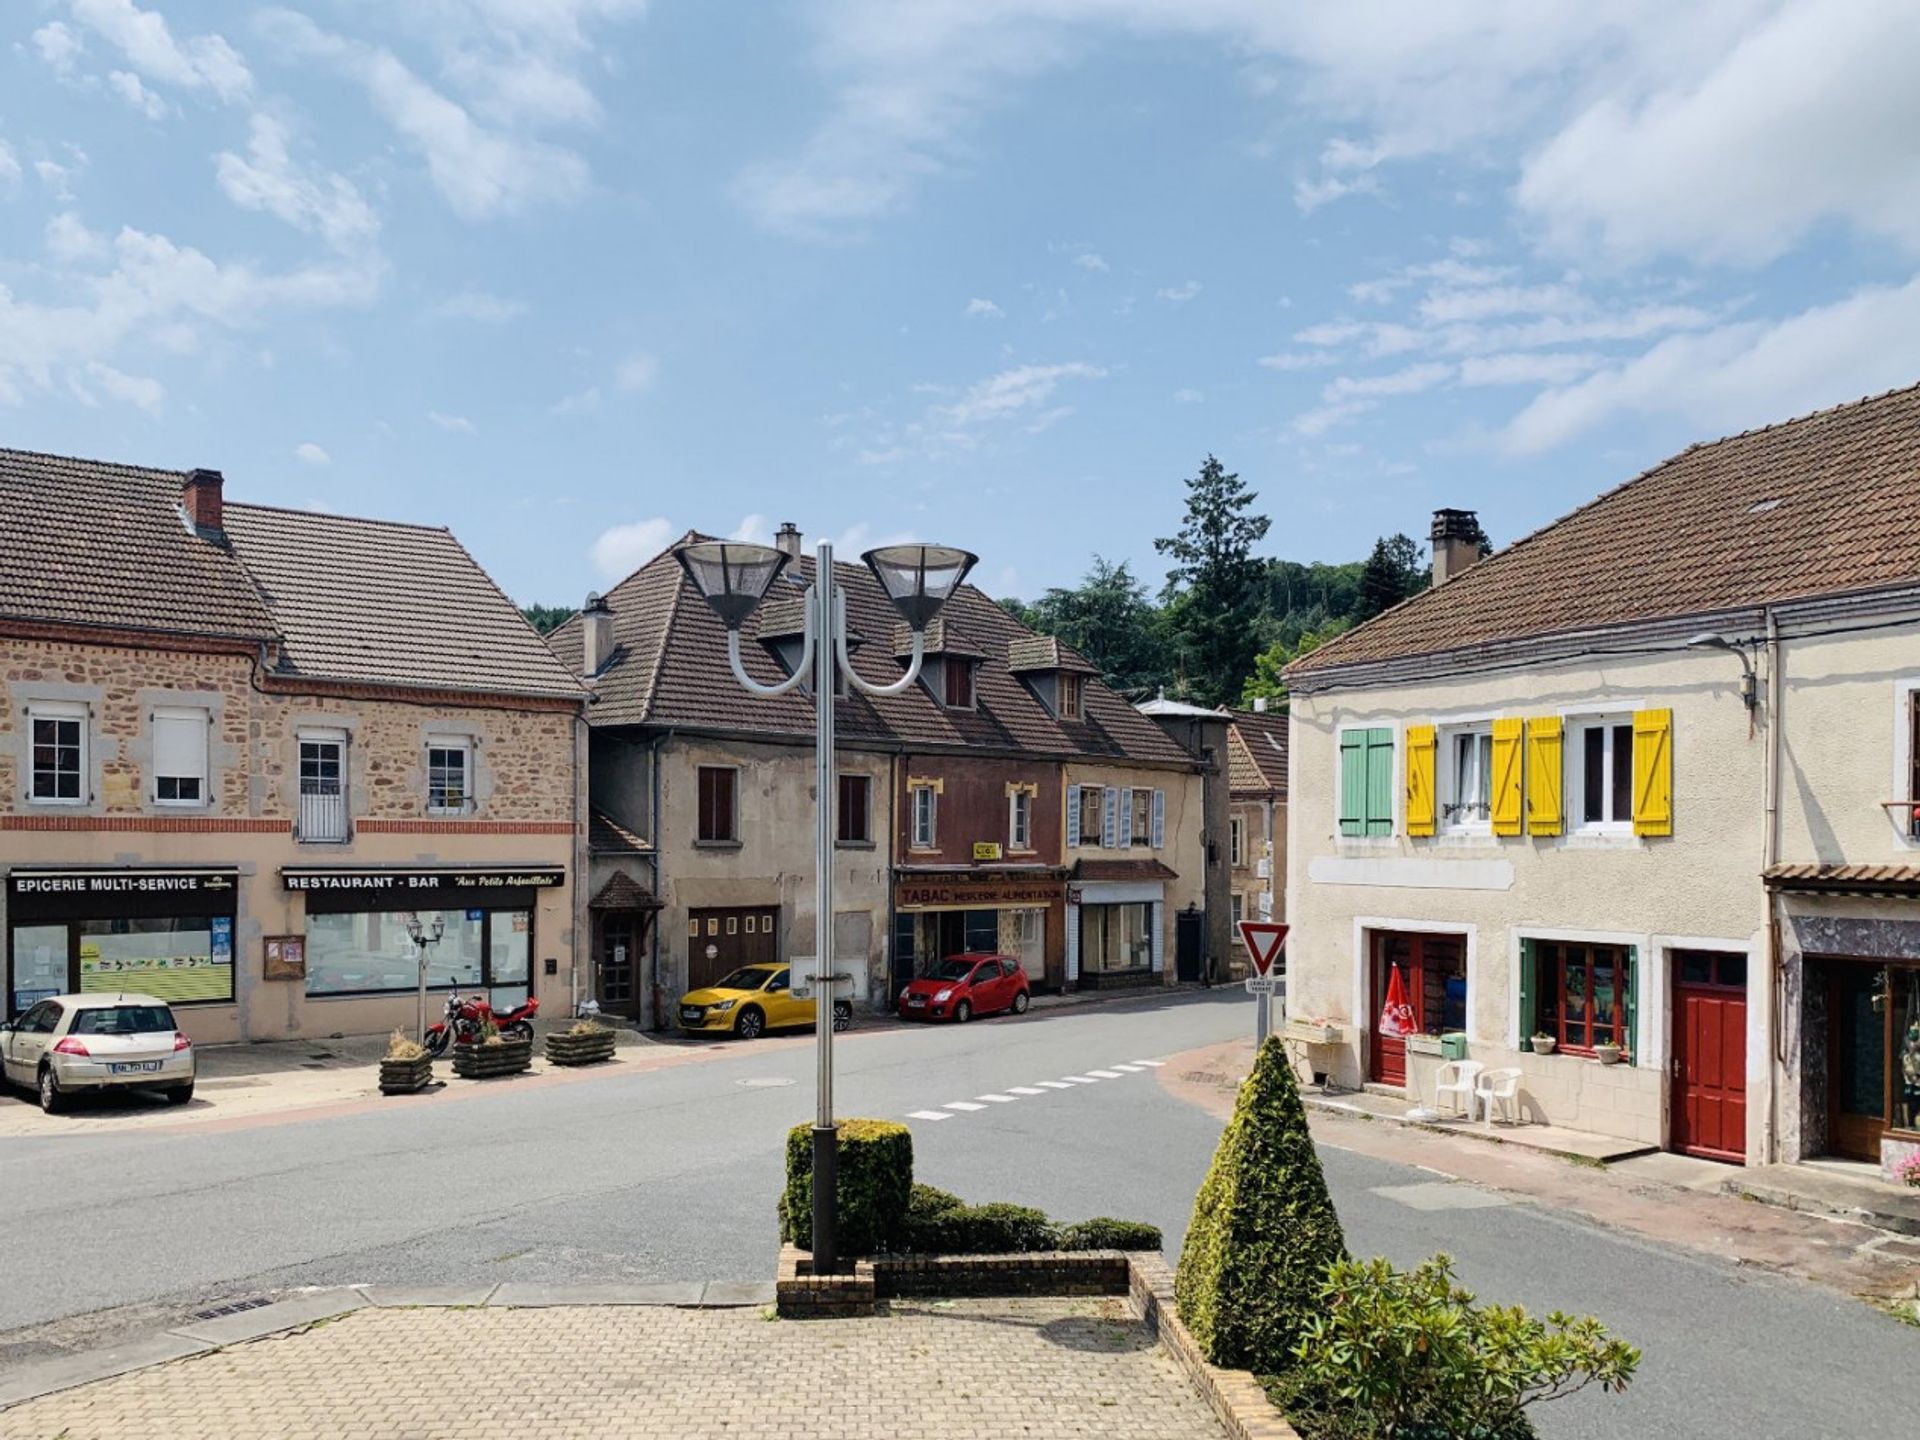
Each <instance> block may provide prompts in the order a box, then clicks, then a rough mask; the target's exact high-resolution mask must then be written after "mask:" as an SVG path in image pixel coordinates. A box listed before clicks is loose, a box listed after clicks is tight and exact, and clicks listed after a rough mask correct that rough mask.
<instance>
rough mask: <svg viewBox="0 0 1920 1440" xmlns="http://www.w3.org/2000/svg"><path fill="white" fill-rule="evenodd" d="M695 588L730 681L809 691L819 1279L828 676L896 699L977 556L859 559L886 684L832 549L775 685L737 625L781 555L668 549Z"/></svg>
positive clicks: (826, 1213) (825, 1125)
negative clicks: (888, 610) (902, 665)
mask: <svg viewBox="0 0 1920 1440" xmlns="http://www.w3.org/2000/svg"><path fill="white" fill-rule="evenodd" d="M674 554H675V556H676V558H678V560H679V561H680V566H681V568H682V569H683V570H685V571H686V573H687V576H688V578H689V579H691V580H692V581H693V584H694V588H695V589H697V590H698V591H699V592H700V594H701V595H702V596H703V597H704V598H705V600H706V602H707V604H709V605H710V606H712V607H713V611H714V613H715V614H716V615H718V616H719V617H720V619H721V622H722V623H723V624H725V625H726V627H727V660H728V663H729V664H730V665H731V666H732V667H733V675H734V679H736V680H738V681H739V682H740V684H741V685H742V686H744V687H745V688H746V689H747V690H748V691H750V692H751V693H753V694H755V695H784V694H786V693H787V692H789V691H791V690H793V689H795V688H796V687H798V686H800V685H802V684H809V683H810V684H811V685H812V686H813V701H814V746H815V755H814V790H815V796H816V804H815V807H814V813H815V816H816V827H815V832H814V864H815V867H816V871H817V874H816V878H815V881H814V932H813V933H814V967H815V971H816V973H815V974H814V975H813V976H812V977H811V980H812V983H813V987H814V1007H815V1008H814V1032H815V1036H816V1046H817V1055H818V1059H817V1068H816V1095H815V1101H816V1105H815V1111H814V1118H813V1268H814V1273H815V1274H816V1275H824V1274H828V1273H830V1272H832V1271H833V1270H835V1269H837V1268H838V1261H839V1253H838V1242H837V1239H836V1234H835V1224H834V1222H835V1213H834V1212H835V1208H836V1207H835V1191H834V1172H835V1160H836V1156H835V1139H836V1135H835V1125H834V1119H833V962H834V958H835V957H834V953H833V845H834V835H835V828H834V825H835V822H834V810H835V807H836V805H837V803H838V801H839V789H840V787H839V785H838V784H837V783H836V775H835V771H834V734H833V730H834V725H833V722H834V713H833V706H834V693H835V690H836V688H837V687H836V685H835V678H836V676H845V677H846V681H847V683H848V684H849V685H851V686H852V687H853V688H854V689H856V690H860V691H863V692H864V693H866V694H868V695H898V694H900V693H901V692H902V691H904V690H905V689H907V688H908V687H909V686H910V685H912V684H913V682H914V681H915V680H917V679H918V678H919V676H920V665H921V661H922V659H923V656H924V650H925V645H926V628H927V626H928V625H929V624H930V623H931V622H932V620H933V618H934V616H936V615H938V614H939V613H940V607H941V606H943V605H945V604H946V603H947V601H948V600H949V599H951V598H952V596H953V593H954V592H955V591H956V590H958V589H959V588H960V582H961V581H962V580H964V579H965V578H966V575H967V572H968V571H969V570H971V569H972V568H973V566H974V562H975V560H976V559H977V558H978V557H977V556H974V555H972V554H970V553H969V552H967V551H965V550H956V549H953V548H951V547H949V546H944V545H883V546H881V547H880V548H879V549H877V550H869V551H867V553H866V554H865V555H863V556H862V557H861V559H863V560H864V561H865V562H866V565H867V568H868V569H869V570H871V571H872V572H873V576H874V578H875V579H876V580H878V581H879V582H880V588H881V589H882V590H883V591H885V592H886V596H887V598H888V599H889V600H890V601H892V602H893V606H894V608H895V609H896V610H898V611H899V612H900V617H901V619H903V620H905V621H906V622H907V626H908V628H909V629H910V630H911V631H912V633H913V656H912V659H911V661H910V662H909V664H908V666H907V673H906V674H905V675H903V676H901V677H900V679H898V680H896V681H894V682H893V683H891V684H888V685H874V684H870V683H869V682H867V681H866V680H863V679H861V678H860V676H859V675H858V674H857V673H856V672H855V670H854V668H853V663H852V661H851V659H849V657H848V654H847V612H846V602H845V600H844V598H843V597H842V596H841V594H840V587H839V585H838V584H837V583H836V580H835V576H834V573H833V546H832V545H831V544H828V543H826V542H824V541H823V542H822V543H821V544H820V545H819V546H818V547H817V548H816V549H815V550H814V577H813V585H812V587H811V589H810V591H809V592H808V595H807V607H806V625H805V631H804V639H803V641H802V647H801V654H800V663H799V664H797V665H795V666H794V668H793V674H792V675H790V676H788V677H787V678H786V679H785V680H783V681H781V682H780V683H779V684H777V685H765V684H762V683H761V682H760V681H758V680H755V679H754V678H753V677H752V676H751V675H749V674H747V671H746V667H745V666H744V665H743V664H742V663H741V659H740V626H741V625H742V624H743V623H744V622H745V621H746V619H747V617H748V616H750V615H752V614H753V612H754V610H755V609H756V608H757V607H758V606H759V604H760V602H761V600H762V599H764V598H765V597H766V594H767V591H768V590H769V589H771V588H772V586H773V582H774V580H775V579H777V578H778V576H779V574H780V572H781V570H783V569H784V568H785V567H786V564H787V561H788V560H789V558H791V557H789V556H788V555H787V554H786V552H785V551H782V550H776V549H774V548H773V547H772V546H770V545H750V544H743V543H740V542H736V541H731V540H707V541H700V542H697V543H695V544H691V545H682V546H681V547H680V548H679V549H678V550H676V551H675V552H674Z"/></svg>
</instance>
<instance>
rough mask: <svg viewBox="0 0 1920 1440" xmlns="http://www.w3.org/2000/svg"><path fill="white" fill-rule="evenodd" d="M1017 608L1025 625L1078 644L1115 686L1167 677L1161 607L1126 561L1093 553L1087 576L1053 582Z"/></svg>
mask: <svg viewBox="0 0 1920 1440" xmlns="http://www.w3.org/2000/svg"><path fill="white" fill-rule="evenodd" d="M1016 603H1017V602H1016ZM1001 604H1002V605H1006V604H1007V602H1006V601H1002V602H1001ZM1008 608H1009V609H1011V606H1009V607H1008ZM1022 608H1023V609H1025V611H1026V615H1025V617H1023V618H1025V620H1026V623H1027V625H1028V626H1029V627H1030V628H1032V629H1034V630H1037V631H1039V632H1040V633H1041V634H1043V635H1054V636H1058V637H1059V638H1060V639H1061V640H1063V641H1065V642H1066V643H1067V644H1068V645H1071V646H1072V647H1073V648H1074V649H1075V650H1078V651H1079V652H1080V653H1081V654H1082V655H1084V656H1086V658H1087V659H1088V660H1089V661H1091V662H1092V663H1093V664H1094V665H1097V666H1098V667H1099V668H1100V675H1101V678H1102V679H1104V680H1105V681H1106V682H1107V684H1108V685H1110V686H1111V687H1112V688H1114V689H1115V690H1118V691H1120V692H1122V693H1123V694H1125V693H1131V692H1139V691H1151V690H1152V689H1153V688H1154V687H1156V686H1158V685H1162V684H1164V683H1165V682H1166V678H1167V660H1166V639H1165V635H1164V633H1163V627H1162V624H1161V616H1160V612H1159V611H1158V610H1156V609H1155V608H1154V604H1153V602H1152V601H1151V600H1150V599H1148V598H1147V587H1146V586H1145V585H1144V584H1143V583H1142V582H1141V581H1139V580H1136V579H1135V578H1134V576H1133V572H1132V571H1131V570H1129V569H1128V568H1127V562H1126V561H1124V560H1122V561H1120V562H1119V563H1118V564H1117V565H1116V564H1112V563H1110V562H1108V561H1106V560H1104V559H1102V558H1101V557H1100V556H1098V555H1095V556H1094V557H1093V565H1092V567H1091V568H1089V569H1088V571H1087V574H1086V578H1085V579H1083V580H1082V581H1081V582H1080V583H1079V584H1078V585H1076V586H1075V587H1074V588H1072V589H1071V590H1067V589H1061V588H1059V587H1057V586H1056V587H1055V588H1054V589H1051V590H1049V591H1047V593H1046V594H1044V595H1042V596H1041V597H1040V598H1039V599H1038V600H1037V601H1035V602H1034V603H1033V604H1032V605H1031V606H1026V607H1022ZM1013 613H1014V614H1015V615H1016V616H1017V615H1019V614H1020V612H1019V611H1014V612H1013Z"/></svg>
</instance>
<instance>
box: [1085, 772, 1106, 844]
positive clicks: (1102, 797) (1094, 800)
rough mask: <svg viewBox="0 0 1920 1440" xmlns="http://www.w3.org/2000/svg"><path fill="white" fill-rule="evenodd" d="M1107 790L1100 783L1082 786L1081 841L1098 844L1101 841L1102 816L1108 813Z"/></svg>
mask: <svg viewBox="0 0 1920 1440" xmlns="http://www.w3.org/2000/svg"><path fill="white" fill-rule="evenodd" d="M1106 795H1107V792H1106V791H1105V790H1104V789H1103V788H1101V787H1100V786H1098V785H1082V786H1081V787H1080V818H1079V826H1080V843H1081V844H1082V845H1098V844H1099V843H1100V825H1101V817H1102V816H1103V815H1104V814H1105V813H1106V811H1105V808H1104V807H1105V805H1106Z"/></svg>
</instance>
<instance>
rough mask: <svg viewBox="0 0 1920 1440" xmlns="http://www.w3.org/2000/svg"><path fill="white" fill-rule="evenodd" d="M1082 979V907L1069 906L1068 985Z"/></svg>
mask: <svg viewBox="0 0 1920 1440" xmlns="http://www.w3.org/2000/svg"><path fill="white" fill-rule="evenodd" d="M1079 978H1080V907H1079V906H1078V905H1074V904H1069V905H1068V906H1067V983H1068V984H1069V985H1071V984H1073V983H1074V982H1075V981H1076V980H1078V979H1079Z"/></svg>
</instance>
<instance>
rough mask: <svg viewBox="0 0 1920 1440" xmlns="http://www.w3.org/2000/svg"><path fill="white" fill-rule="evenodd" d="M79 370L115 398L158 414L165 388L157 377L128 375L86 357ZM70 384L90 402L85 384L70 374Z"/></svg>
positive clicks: (164, 395) (154, 414) (163, 399)
mask: <svg viewBox="0 0 1920 1440" xmlns="http://www.w3.org/2000/svg"><path fill="white" fill-rule="evenodd" d="M80 373H81V374H82V375H84V376H85V377H86V379H87V380H89V381H91V382H92V383H93V384H95V385H98V386H99V387H100V388H101V389H102V390H104V391H106V392H107V394H108V395H110V396H112V397H113V398H114V399H115V400H120V401H124V402H125V403H127V404H129V405H135V406H138V407H139V408H140V409H142V410H144V411H146V412H147V414H149V415H152V416H154V417H155V418H156V419H157V418H159V415H160V407H161V404H162V402H164V401H165V400H166V398H167V390H166V387H165V386H164V385H162V384H161V383H160V382H159V381H158V380H154V379H150V378H149V377H147V376H145V375H128V374H126V373H125V372H123V371H120V370H116V369H114V368H113V367H112V366H111V365H107V364H104V363H102V362H101V361H98V360H90V361H88V362H87V363H86V365H85V366H84V367H82V369H81V372H80ZM73 385H74V389H75V391H76V393H78V394H79V395H80V396H81V398H82V399H84V400H87V401H88V402H89V403H91V401H92V398H93V397H92V396H90V395H88V394H87V393H86V388H85V385H84V384H83V383H81V381H80V380H79V378H78V377H77V376H76V377H74V378H73Z"/></svg>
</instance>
